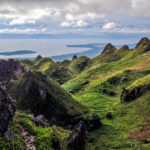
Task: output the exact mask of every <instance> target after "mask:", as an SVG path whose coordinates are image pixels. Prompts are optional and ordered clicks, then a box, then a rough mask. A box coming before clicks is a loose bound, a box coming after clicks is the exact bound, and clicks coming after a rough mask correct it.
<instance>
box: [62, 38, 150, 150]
mask: <svg viewBox="0 0 150 150" xmlns="http://www.w3.org/2000/svg"><path fill="white" fill-rule="evenodd" d="M149 51H150V40H149V39H148V38H143V39H141V40H140V41H139V42H138V44H137V45H136V47H135V48H134V49H129V48H128V46H123V47H122V48H120V49H116V48H115V47H114V46H112V45H111V44H108V45H106V47H105V49H104V51H103V52H102V54H100V55H99V56H97V57H96V58H94V59H92V60H91V61H92V63H91V66H90V68H89V69H87V70H85V71H83V72H81V73H80V74H79V75H78V76H77V77H75V78H73V79H71V80H69V81H67V82H66V83H64V84H63V85H62V87H63V88H65V89H66V90H67V91H68V92H70V93H72V94H73V96H74V97H75V98H76V99H77V100H78V101H79V102H81V103H82V104H84V105H86V106H87V107H90V108H92V109H93V110H94V111H95V112H96V113H98V114H99V116H100V118H101V120H102V124H103V125H102V127H101V128H100V129H98V130H96V131H95V132H91V133H89V137H93V138H94V139H95V140H94V142H93V143H90V142H89V148H88V149H89V150H93V149H97V150H100V149H103V150H108V149H112V150H115V149H118V150H137V149H142V150H148V149H150V140H149V139H150V136H149V135H148V133H149V131H150V129H149V125H150V120H149V112H150V101H149V98H148V97H149V95H150V88H149V74H150V70H149V67H150V65H149V59H150V53H149ZM122 102H125V103H122ZM107 114H111V115H112V118H111V119H109V118H108V117H107ZM147 132H148V133H147Z"/></svg>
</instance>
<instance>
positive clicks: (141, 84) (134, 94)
mask: <svg viewBox="0 0 150 150" xmlns="http://www.w3.org/2000/svg"><path fill="white" fill-rule="evenodd" d="M149 90H150V75H147V76H145V77H143V78H141V79H139V80H136V81H135V82H134V83H133V84H132V85H130V86H129V87H128V88H126V89H125V88H124V89H123V90H122V93H121V96H120V101H121V103H124V102H129V101H133V100H135V99H136V98H138V97H140V96H141V95H142V94H144V93H145V92H147V91H149Z"/></svg>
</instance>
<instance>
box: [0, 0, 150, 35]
mask: <svg viewBox="0 0 150 150" xmlns="http://www.w3.org/2000/svg"><path fill="white" fill-rule="evenodd" d="M19 36H20V37H31V38H39V37H42V38H47V37H51V38H52V37H54V38H55V37H56V38H58V37H60V38H64V37H67V38H70V37H80V38H85V37H87V38H88V37H93V38H99V37H105V38H107V37H112V38H128V37H133V38H134V37H136V38H137V37H140V36H148V37H150V0H0V38H8V37H10V38H13V37H19Z"/></svg>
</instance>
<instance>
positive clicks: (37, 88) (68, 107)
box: [8, 72, 99, 129]
mask: <svg viewBox="0 0 150 150" xmlns="http://www.w3.org/2000/svg"><path fill="white" fill-rule="evenodd" d="M8 93H9V94H10V95H11V97H12V98H14V99H15V100H16V101H17V106H18V108H19V109H21V110H26V111H29V112H30V111H32V112H33V113H34V114H36V115H38V114H43V115H45V117H46V118H47V119H49V120H51V118H53V117H55V118H56V119H57V122H58V124H60V125H61V126H66V127H67V126H68V125H75V124H77V123H78V122H79V121H80V120H84V121H85V123H86V125H87V128H88V129H92V128H95V125H94V122H93V121H94V120H95V121H99V119H98V118H96V116H95V115H94V114H93V113H92V112H91V111H90V109H88V108H87V107H85V106H83V105H82V104H80V103H79V102H77V101H76V100H75V99H73V98H72V96H71V95H70V94H69V93H67V92H66V91H65V90H64V89H62V88H61V87H60V85H59V84H58V83H56V82H55V81H53V80H51V79H49V78H48V77H46V76H44V75H43V74H41V73H39V72H29V73H25V74H24V75H23V76H22V77H21V78H20V79H19V80H17V81H16V82H14V83H13V84H12V85H11V87H10V88H9V89H8Z"/></svg>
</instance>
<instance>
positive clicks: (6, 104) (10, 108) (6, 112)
mask: <svg viewBox="0 0 150 150" xmlns="http://www.w3.org/2000/svg"><path fill="white" fill-rule="evenodd" d="M15 110H16V105H15V102H14V101H13V100H12V99H11V98H10V97H9V96H8V95H7V93H6V92H5V91H4V90H3V89H2V88H1V87H0V133H1V134H2V135H3V136H4V135H5V133H6V131H7V130H8V128H9V130H10V125H11V122H12V119H13V116H14V113H15ZM7 135H9V133H8V132H7ZM7 137H8V136H7ZM8 138H9V137H8Z"/></svg>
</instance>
